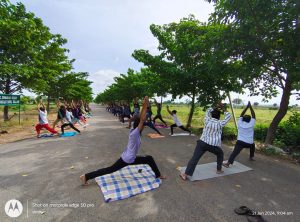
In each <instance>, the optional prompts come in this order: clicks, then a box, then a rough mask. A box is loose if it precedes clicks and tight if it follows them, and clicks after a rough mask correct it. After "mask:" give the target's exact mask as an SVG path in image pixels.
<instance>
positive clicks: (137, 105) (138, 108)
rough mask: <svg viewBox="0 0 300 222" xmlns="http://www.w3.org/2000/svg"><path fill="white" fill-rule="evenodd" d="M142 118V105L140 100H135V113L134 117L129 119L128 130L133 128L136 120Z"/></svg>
mask: <svg viewBox="0 0 300 222" xmlns="http://www.w3.org/2000/svg"><path fill="white" fill-rule="evenodd" d="M139 117H140V105H139V102H138V98H135V99H134V103H133V113H132V117H131V118H130V119H129V121H128V127H127V128H129V129H130V128H131V123H132V122H134V121H135V119H138V118H139Z"/></svg>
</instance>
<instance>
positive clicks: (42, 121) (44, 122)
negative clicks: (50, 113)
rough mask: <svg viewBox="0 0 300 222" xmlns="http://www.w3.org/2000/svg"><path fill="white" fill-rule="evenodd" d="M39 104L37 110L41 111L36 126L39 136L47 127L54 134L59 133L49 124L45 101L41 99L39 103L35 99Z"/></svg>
mask: <svg viewBox="0 0 300 222" xmlns="http://www.w3.org/2000/svg"><path fill="white" fill-rule="evenodd" d="M35 103H36V104H37V110H38V112H39V123H38V124H37V125H36V126H35V129H36V133H37V137H38V138H40V133H41V129H43V128H45V129H46V130H48V131H49V132H50V133H52V134H58V132H57V131H56V130H54V129H52V128H51V127H50V126H49V122H48V119H47V110H46V109H45V105H44V103H43V101H42V100H41V101H40V102H39V103H38V102H37V101H35Z"/></svg>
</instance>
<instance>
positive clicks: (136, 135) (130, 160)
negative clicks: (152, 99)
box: [80, 96, 165, 185]
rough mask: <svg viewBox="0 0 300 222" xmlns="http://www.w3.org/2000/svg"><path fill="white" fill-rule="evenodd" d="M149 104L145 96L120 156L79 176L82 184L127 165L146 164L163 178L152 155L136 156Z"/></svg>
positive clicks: (157, 175)
mask: <svg viewBox="0 0 300 222" xmlns="http://www.w3.org/2000/svg"><path fill="white" fill-rule="evenodd" d="M148 104H149V99H148V97H147V96H146V97H145V98H144V100H143V106H142V111H141V114H140V117H139V118H136V119H135V120H134V124H133V129H131V130H130V133H129V138H128V144H127V147H126V148H125V150H124V152H123V153H122V155H121V157H120V158H119V159H118V160H117V161H116V162H115V163H114V164H113V165H111V166H110V167H107V168H102V169H99V170H96V171H93V172H90V173H87V174H83V175H81V176H80V180H81V182H82V183H83V185H87V181H88V180H90V179H93V178H95V177H99V176H102V175H105V174H110V173H113V172H116V171H118V170H120V169H122V168H123V167H126V166H128V165H137V164H148V165H149V166H150V167H151V168H152V170H153V171H154V173H155V176H156V177H157V178H160V179H165V177H164V176H162V175H161V174H160V172H159V169H158V167H157V165H156V163H155V161H154V159H153V157H152V156H137V153H138V151H139V149H140V146H141V132H142V131H143V129H144V122H145V120H146V111H147V106H148Z"/></svg>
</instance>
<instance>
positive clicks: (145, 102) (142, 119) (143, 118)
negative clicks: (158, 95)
mask: <svg viewBox="0 0 300 222" xmlns="http://www.w3.org/2000/svg"><path fill="white" fill-rule="evenodd" d="M148 105H149V98H148V96H145V98H144V100H143V106H142V111H141V114H140V123H139V125H138V128H139V130H140V132H141V131H142V130H143V128H144V122H145V121H146V112H147V107H148Z"/></svg>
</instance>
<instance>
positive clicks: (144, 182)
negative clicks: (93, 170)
mask: <svg viewBox="0 0 300 222" xmlns="http://www.w3.org/2000/svg"><path fill="white" fill-rule="evenodd" d="M95 181H96V182H97V183H98V185H99V187H100V188H101V191H102V193H103V195H104V200H105V202H107V203H108V202H111V201H116V200H123V199H126V198H129V197H132V196H135V195H137V194H141V193H145V192H147V191H149V190H153V189H156V188H158V187H159V185H160V184H161V180H160V179H158V178H156V177H155V174H154V172H153V171H152V169H151V168H150V167H149V166H148V165H146V164H141V165H130V166H127V167H124V168H122V169H121V170H119V171H117V172H114V173H112V174H106V175H103V176H100V177H96V178H95Z"/></svg>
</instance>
